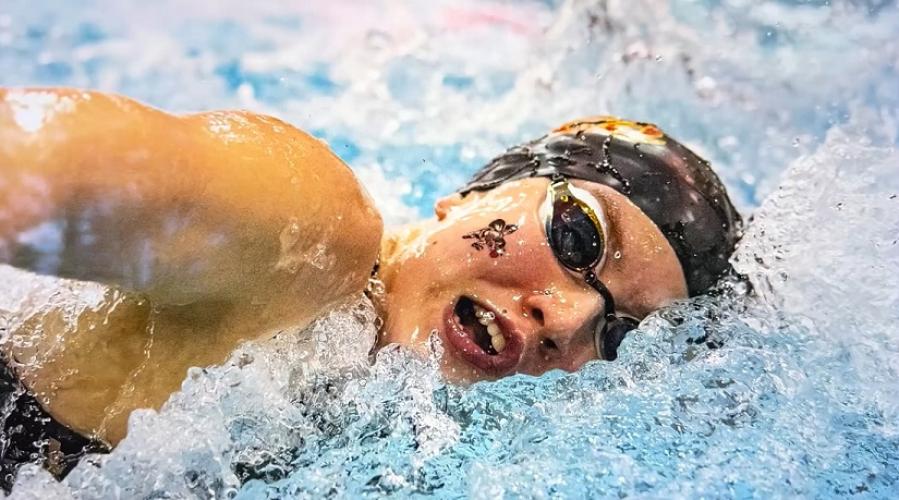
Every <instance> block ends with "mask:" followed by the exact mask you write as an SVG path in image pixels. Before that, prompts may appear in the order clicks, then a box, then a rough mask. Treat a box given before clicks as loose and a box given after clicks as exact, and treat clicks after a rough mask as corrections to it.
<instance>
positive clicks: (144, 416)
mask: <svg viewBox="0 0 899 500" xmlns="http://www.w3.org/2000/svg"><path fill="white" fill-rule="evenodd" d="M897 61H899V8H897V6H896V4H895V3H894V2H891V1H875V0H857V1H839V2H838V1H799V0H792V1H787V0H782V1H748V0H702V1H701V0H694V1H688V0H669V1H668V2H656V1H650V0H645V1H638V0H633V1H629V2H616V1H608V2H603V1H596V2H586V1H558V2H557V1H548V2H547V1H544V2H537V1H533V2H528V1H522V2H516V3H513V2H486V1H484V2H481V1H471V0H463V1H453V2H450V1H448V0H447V1H428V0H416V1H409V2H404V3H403V4H402V5H398V4H396V3H393V2H388V1H370V2H344V3H340V2H321V3H319V2H311V3H310V5H306V6H285V5H283V4H282V3H281V2H275V1H260V2H254V3H253V5H252V6H250V5H248V2H237V1H223V2H193V3H192V4H190V5H186V4H181V3H178V2H174V1H168V0H166V1H161V2H154V3H152V4H150V3H147V2H113V1H111V0H106V1H103V0H93V1H83V2H80V3H79V5H78V6H74V5H73V4H72V3H71V2H45V3H42V4H41V5H33V2H25V1H21V0H12V1H10V0H6V1H5V2H4V3H3V4H2V5H0V84H2V85H37V84H40V85H75V86H85V87H92V88H99V89H104V90H108V91H115V92H121V93H125V94H128V95H131V96H133V97H136V98H139V99H142V100H145V101H147V102H150V103H152V104H154V105H157V106H160V107H163V108H165V109H168V110H173V111H190V110H202V109H211V108H231V107H243V108H250V109H253V110H256V111H260V112H267V113H272V114H276V115H278V116H281V117H282V118H284V119H286V120H287V121H289V122H291V123H294V124H296V125H297V126H299V127H302V128H304V129H306V130H309V131H311V132H313V133H314V134H316V135H317V136H319V137H321V138H323V139H325V140H326V141H328V142H329V144H330V145H331V147H332V148H333V149H334V150H335V152H337V154H339V155H340V156H341V157H343V158H344V159H345V160H346V161H347V162H348V163H350V164H351V165H352V166H353V167H354V169H355V170H356V171H357V173H358V174H359V176H360V178H361V179H362V180H363V182H364V183H365V184H366V185H367V186H369V188H370V191H371V192H372V194H373V195H374V197H375V198H376V201H377V203H378V204H379V206H380V207H381V209H382V210H383V212H384V213H385V215H386V218H387V220H388V221H390V222H393V223H401V222H403V221H407V220H412V219H415V218H417V217H421V216H426V215H427V214H428V212H429V210H430V207H431V205H432V204H433V201H434V200H435V199H436V198H437V197H438V196H440V195H441V194H444V193H447V192H449V191H451V190H452V189H453V188H454V187H456V186H458V185H459V184H460V183H461V182H462V180H464V179H465V178H466V176H467V175H469V174H470V173H471V172H472V171H473V170H474V169H475V168H477V166H479V165H480V164H481V163H482V162H483V161H484V160H485V159H487V158H489V157H490V156H491V155H493V154H495V153H496V152H498V151H501V150H502V149H503V148H504V147H505V146H508V145H510V144H512V143H514V142H516V141H519V140H521V139H525V138H531V137H533V136H535V135H538V134H540V133H542V132H543V131H545V130H546V129H547V128H548V127H551V126H554V125H556V124H558V123H561V122H563V121H565V120H568V119H570V118H573V117H577V116H582V115H585V114H598V113H616V114H620V115H624V116H627V117H631V118H635V119H642V120H649V121H653V122H656V123H658V124H659V125H661V126H662V127H663V128H664V129H666V130H667V131H668V132H669V133H671V134H672V135H674V136H675V137H678V138H679V139H681V140H683V141H684V142H687V143H688V144H690V145H691V147H693V148H695V149H696V150H698V151H701V152H702V153H703V154H704V155H705V156H707V157H708V158H709V159H711V160H713V162H714V163H715V164H716V165H717V168H718V170H719V171H720V173H721V176H722V178H723V179H724V181H725V183H726V184H727V186H728V188H729V190H730V191H731V193H732V194H733V196H734V198H735V200H736V201H737V203H738V205H739V207H740V208H741V210H742V211H743V212H744V213H745V214H747V215H748V214H754V218H753V221H752V223H751V225H750V226H749V227H748V229H747V231H746V235H745V236H744V239H743V243H742V244H741V248H740V249H739V251H738V255H737V256H736V266H737V268H738V270H740V271H741V272H743V273H745V274H746V275H748V276H749V278H750V280H751V282H752V284H753V287H754V290H755V291H754V294H753V295H751V296H746V295H745V294H743V293H741V292H742V290H740V289H739V287H737V289H736V290H732V291H731V292H730V293H729V294H726V295H725V296H723V297H717V298H714V299H698V300H696V301H693V302H690V303H686V304H682V305H679V306H677V307H673V308H671V309H669V310H665V311H661V312H660V313H659V314H657V315H654V316H652V317H650V318H649V319H647V320H646V321H645V322H644V323H643V325H642V326H641V328H640V332H639V335H633V336H631V337H629V339H628V340H627V341H625V343H624V345H623V348H622V351H621V356H620V358H619V360H618V361H616V362H614V363H600V362H597V363H593V364H590V365H588V366H587V367H585V368H584V369H583V370H581V371H580V372H578V373H575V374H566V373H561V372H554V373H550V374H547V375H545V376H543V377H539V378H532V377H524V376H516V377H511V378H509V379H506V380H503V381H500V382H496V383H483V384H477V385H475V386H473V387H471V388H458V387H453V386H447V385H445V384H443V383H442V381H441V379H440V378H439V376H438V375H437V373H436V369H435V365H434V360H433V359H419V358H416V357H415V356H413V355H412V354H410V353H407V352H403V351H402V350H399V349H387V350H384V351H382V352H381V353H380V354H379V356H378V359H377V360H376V362H375V363H374V364H371V363H369V361H368V359H367V356H366V353H367V351H368V346H369V345H370V343H371V339H372V336H373V335H374V333H373V331H372V327H371V317H370V316H367V315H370V311H368V310H367V309H365V307H364V305H362V306H359V307H360V309H357V310H346V311H338V312H335V313H334V314H333V315H332V316H330V317H329V318H326V319H325V320H323V321H322V322H320V323H319V324H318V325H317V326H316V327H315V328H313V329H312V331H311V332H288V333H285V334H284V335H282V336H281V337H280V338H279V339H276V340H274V341H272V342H269V343H259V344H255V345H248V346H245V347H244V348H243V349H242V351H241V352H239V353H236V354H235V357H234V359H233V360H232V361H231V362H229V363H226V364H225V365H223V366H221V367H215V368H208V369H205V370H199V369H197V370H195V371H194V372H192V373H191V375H190V376H189V377H188V379H187V380H186V381H185V384H184V386H183V390H182V392H181V393H179V394H176V395H174V396H173V398H172V400H171V401H170V402H169V403H168V404H167V406H166V407H165V408H164V409H163V410H162V411H161V412H158V413H157V412H149V411H142V412H138V413H136V414H135V415H134V416H133V418H132V421H131V426H130V435H129V437H128V438H127V439H126V440H125V441H124V442H123V443H122V444H121V445H120V446H119V448H118V449H117V450H116V451H115V452H114V453H112V454H111V455H109V456H105V457H98V458H96V459H95V461H96V463H97V465H98V466H93V465H91V464H86V465H83V466H81V467H79V468H78V469H76V471H75V472H73V473H72V475H71V476H69V478H68V479H66V481H65V482H63V483H62V484H57V483H54V482H52V481H51V480H49V479H48V478H47V476H46V475H45V474H44V473H42V472H41V471H40V470H38V469H30V470H27V471H25V472H24V473H23V474H22V478H21V479H20V482H19V484H17V486H16V488H15V489H14V493H13V496H17V495H20V496H22V497H23V498H25V497H33V498H44V497H48V496H51V495H52V496H60V497H65V496H72V497H75V498H113V497H129V498H130V497H143V498H150V497H154V498H156V497H158V498H162V497H165V496H166V495H170V496H171V497H188V498H193V497H208V496H216V497H232V496H236V497H238V498H279V497H283V496H288V495H289V496H299V497H321V496H332V497H338V498H346V497H353V498H354V497H358V496H380V495H387V494H389V495H395V496H399V497H408V496H424V495H436V496H440V497H447V498H457V497H466V496H470V497H476V498H497V497H503V498H535V497H537V498H580V497H622V496H636V497H640V498H643V497H647V498H671V497H697V496H705V497H712V498H749V497H811V498H830V497H843V496H850V495H854V496H859V497H862V498H896V497H897V496H899V391H897V387H899V328H897V327H896V325H897V324H899V244H897V238H899V153H897V151H896V147H897V145H899V74H897V73H899V67H897V64H899V63H897ZM434 350H435V351H436V353H435V355H434V356H437V355H438V354H439V350H440V347H439V345H435V346H434Z"/></svg>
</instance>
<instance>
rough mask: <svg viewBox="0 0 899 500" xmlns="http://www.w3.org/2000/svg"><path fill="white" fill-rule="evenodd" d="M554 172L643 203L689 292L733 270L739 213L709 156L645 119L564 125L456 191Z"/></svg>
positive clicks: (487, 168)
mask: <svg viewBox="0 0 899 500" xmlns="http://www.w3.org/2000/svg"><path fill="white" fill-rule="evenodd" d="M554 176H561V177H565V178H571V179H582V180H585V181H590V182H596V183H599V184H603V185H606V186H609V187H611V188H613V189H615V190H616V191H618V192H620V193H621V194H623V195H625V196H627V197H628V198H629V199H630V200H631V201H632V202H633V203H634V204H635V205H637V206H638V207H640V209H641V210H643V213H645V214H646V215H647V216H648V217H649V218H650V219H651V220H652V221H653V222H655V224H656V226H658V228H659V229H660V230H661V231H662V234H664V235H665V237H666V238H667V239H668V242H669V243H670V244H671V246H672V248H674V252H675V253H676V254H677V257H678V259H679V260H680V263H681V266H682V267H683V270H684V277H685V278H686V280H687V288H688V290H689V293H690V296H694V295H698V294H701V293H703V292H704V291H706V290H707V289H708V288H709V287H711V286H712V285H714V284H715V283H716V282H717V281H718V279H719V278H720V277H721V276H722V275H724V274H725V273H726V272H727V271H728V270H729V269H730V264H729V262H728V259H729V258H730V255H731V253H732V252H733V250H734V246H735V245H736V242H737V239H738V238H739V236H740V228H741V226H742V219H741V218H740V214H739V213H737V210H736V209H735V208H734V206H733V205H732V204H731V202H730V199H729V198H728V197H727V191H726V190H725V189H724V185H723V184H721V181H720V180H719V179H718V176H717V175H715V172H713V171H712V169H711V167H710V166H709V162H707V161H705V160H703V159H702V158H700V157H699V156H698V155H696V153H694V152H692V151H690V150H689V149H687V148H686V147H685V146H684V145H682V144H680V143H679V142H677V141H675V140H673V139H671V138H670V137H668V136H667V135H665V134H664V133H663V132H662V131H661V130H659V129H658V127H656V126H655V125H651V124H649V123H641V122H631V121H626V120H620V119H618V118H615V117H611V116H600V117H594V118H585V119H583V120H577V121H574V122H570V123H567V124H565V125H563V126H561V127H559V128H557V129H556V130H554V131H552V132H551V133H549V134H547V135H545V136H543V137H541V138H539V139H537V140H535V141H532V142H529V143H527V144H523V145H521V146H516V147H514V148H511V149H509V150H508V151H506V152H505V153H503V154H502V155H500V156H498V157H497V158H494V159H493V160H492V161H490V163H488V164H487V165H486V166H484V167H483V168H481V170H479V171H478V172H477V173H476V174H475V175H474V177H473V178H472V179H471V181H469V182H468V184H467V185H466V186H465V187H463V188H462V189H461V190H459V192H460V193H461V194H462V195H463V196H464V195H466V194H468V193H470V192H471V191H486V190H489V189H493V188H494V187H496V186H499V185H500V184H502V183H504V182H508V181H512V180H518V179H524V178H527V177H554Z"/></svg>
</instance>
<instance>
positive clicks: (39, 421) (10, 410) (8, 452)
mask: <svg viewBox="0 0 899 500" xmlns="http://www.w3.org/2000/svg"><path fill="white" fill-rule="evenodd" d="M0 423H2V425H3V432H2V434H0V488H2V489H3V490H4V491H6V492H7V493H9V490H10V489H11V488H12V485H13V482H14V481H15V477H16V472H17V471H18V470H19V467H21V466H22V465H24V464H26V463H36V464H40V465H42V466H44V468H46V469H47V470H48V471H50V473H51V474H53V475H54V476H55V477H56V478H57V479H62V478H63V477H65V475H66V474H68V473H69V471H71V470H72V469H73V468H74V467H75V465H76V464H77V463H78V461H79V460H80V459H81V457H83V456H84V455H85V454H87V453H105V452H108V451H109V447H108V446H106V445H105V444H103V443H102V442H99V441H96V440H92V439H88V438H86V437H84V436H82V435H81V434H78V433H77V432H75V431H73V430H71V429H69V428H68V427H66V426H64V425H62V424H61V423H59V422H57V421H56V419H54V418H53V417H52V416H50V414H49V413H48V412H47V411H46V410H44V408H43V407H42V406H41V404H40V403H38V401H37V400H36V399H35V398H34V396H32V395H31V394H30V393H29V392H28V391H27V389H25V387H24V386H23V385H22V383H21V382H20V381H19V380H18V379H17V378H16V376H15V373H13V370H12V369H11V368H10V367H9V366H7V363H6V361H5V360H4V359H0Z"/></svg>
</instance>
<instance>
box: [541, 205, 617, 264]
mask: <svg viewBox="0 0 899 500" xmlns="http://www.w3.org/2000/svg"><path fill="white" fill-rule="evenodd" d="M549 242H550V245H551V246H552V249H553V252H555V254H556V258H557V259H559V262H561V263H562V264H563V265H564V266H565V267H567V268H569V269H573V270H575V271H582V270H585V269H588V268H590V267H592V266H593V265H595V264H596V263H597V262H599V260H600V257H601V256H602V253H603V250H604V245H603V241H602V236H601V234H600V232H599V230H598V229H597V227H596V224H595V223H594V222H593V219H591V218H590V216H589V215H587V213H586V212H585V211H584V209H583V208H582V207H581V206H580V205H578V204H577V203H574V202H572V201H562V200H560V201H556V202H555V203H554V204H553V215H552V224H551V225H550V234H549Z"/></svg>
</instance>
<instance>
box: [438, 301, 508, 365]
mask: <svg viewBox="0 0 899 500" xmlns="http://www.w3.org/2000/svg"><path fill="white" fill-rule="evenodd" d="M447 313H448V314H447V317H446V323H447V329H446V333H447V337H448V339H449V341H450V343H451V344H452V345H453V347H455V349H454V351H455V352H456V353H457V354H458V355H459V356H460V357H461V358H462V359H464V360H465V361H467V362H468V363H469V364H471V365H474V366H475V367H477V368H480V369H482V370H484V371H486V372H488V373H491V374H494V375H501V374H504V373H506V372H508V371H509V370H511V369H512V368H514V367H515V366H516V365H517V364H518V361H519V358H520V357H521V351H522V343H521V341H520V340H519V335H518V334H517V333H516V332H515V331H513V329H512V328H513V325H512V323H511V322H510V321H509V320H508V319H507V318H503V317H500V316H499V315H498V314H497V313H496V311H494V310H492V309H490V308H489V307H488V306H486V305H483V304H479V303H478V302H476V301H475V300H474V299H471V298H470V297H466V296H461V297H459V299H458V300H457V301H456V302H455V304H453V306H452V307H451V308H449V309H448V310H447Z"/></svg>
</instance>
